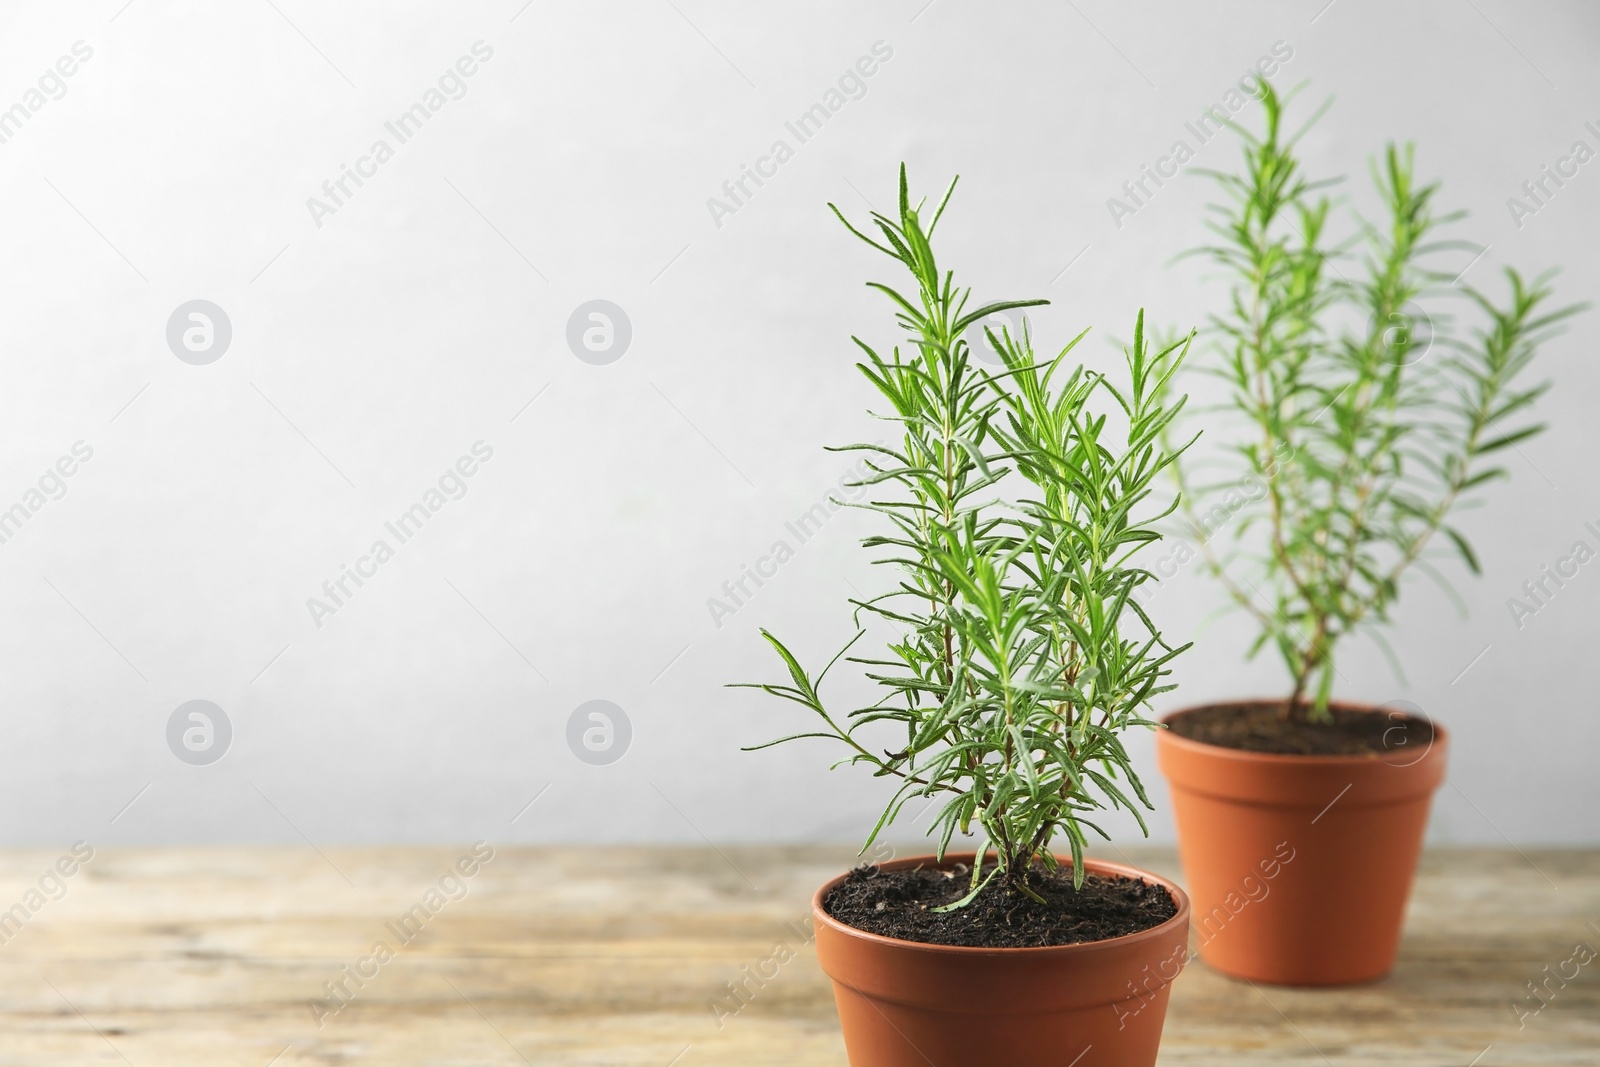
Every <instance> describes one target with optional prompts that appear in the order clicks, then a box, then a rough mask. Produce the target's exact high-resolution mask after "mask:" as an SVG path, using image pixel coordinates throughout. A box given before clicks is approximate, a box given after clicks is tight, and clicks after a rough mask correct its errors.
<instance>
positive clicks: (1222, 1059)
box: [0, 847, 1600, 1067]
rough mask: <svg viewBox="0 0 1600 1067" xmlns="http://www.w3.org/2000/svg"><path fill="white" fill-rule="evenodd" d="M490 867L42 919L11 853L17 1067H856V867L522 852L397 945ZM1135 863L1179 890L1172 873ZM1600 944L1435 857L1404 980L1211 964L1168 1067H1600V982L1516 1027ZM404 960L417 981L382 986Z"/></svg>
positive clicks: (45, 860) (132, 898) (202, 884)
mask: <svg viewBox="0 0 1600 1067" xmlns="http://www.w3.org/2000/svg"><path fill="white" fill-rule="evenodd" d="M467 851H468V849H467V848H466V847H462V848H405V849H398V848H396V849H324V850H323V852H324V853H325V857H324V855H319V854H318V853H317V852H315V851H312V850H311V849H309V848H307V849H125V850H115V849H101V850H99V851H98V852H97V853H96V854H95V856H94V858H93V859H92V860H91V861H90V862H89V863H88V864H87V865H86V866H85V867H84V868H83V869H82V870H80V871H78V872H77V873H76V874H74V875H73V876H72V877H70V878H66V879H63V880H62V883H61V884H63V885H65V887H66V892H65V895H63V896H61V897H60V899H48V894H49V893H51V892H54V891H56V886H55V884H54V883H50V884H47V885H46V886H45V892H43V893H41V894H40V895H38V896H32V897H29V896H28V895H27V894H28V890H29V889H30V888H37V887H38V886H39V881H40V877H41V875H42V874H43V873H44V872H45V870H46V869H47V868H48V867H50V866H51V865H52V864H54V863H55V861H56V859H57V857H58V856H59V855H60V853H59V852H54V851H52V852H46V851H36V850H12V851H9V852H5V853H0V908H6V907H9V906H10V904H11V903H12V902H23V903H24V906H25V908H26V907H28V906H29V903H30V902H31V903H33V904H38V903H40V902H41V901H44V903H42V906H39V907H37V908H36V909H30V910H33V914H32V915H31V917H29V918H28V919H27V921H26V923H25V924H24V925H22V926H21V928H20V929H16V928H15V922H16V916H17V913H16V912H12V915H13V919H12V922H11V924H10V925H3V926H0V936H4V935H5V934H7V933H9V934H10V936H9V939H8V940H6V941H5V943H4V944H3V945H0V1065H6V1067H9V1065H23V1064H26V1065H29V1067H36V1065H40V1064H130V1065H132V1067H187V1065H191V1064H193V1065H202V1064H203V1065H205V1067H235V1065H236V1067H266V1065H267V1064H269V1063H271V1064H273V1065H274V1067H302V1065H313V1064H315V1065H321V1067H326V1065H329V1064H343V1063H370V1064H381V1065H385V1067H398V1065H410V1064H459V1065H463V1067H466V1065H471V1067H483V1065H489V1064H495V1065H499V1064H523V1063H530V1064H538V1065H540V1067H544V1065H546V1064H559V1065H566V1064H572V1065H577V1064H582V1065H586V1067H594V1065H600V1064H639V1065H657V1067H667V1065H668V1064H672V1065H674V1067H703V1065H713V1064H725V1065H730V1067H731V1065H738V1067H750V1065H757V1064H773V1065H779V1064H781V1065H784V1067H800V1065H812V1064H815V1065H823V1064H827V1065H835V1067H838V1065H843V1064H844V1063H845V1058H844V1051H843V1046H842V1044H841V1042H840V1039H839V1035H838V1030H837V1022H836V1019H835V1016H834V1009H833V1001H832V995H831V993H830V991H829V988H828V984H827V981H826V979H825V978H824V977H823V975H822V974H821V972H820V971H819V970H818V968H817V965H816V957H815V954H814V953H813V952H812V950H811V949H810V947H809V946H805V945H803V944H802V941H801V938H800V937H799V936H798V935H797V934H796V933H795V927H792V926H790V925H788V924H790V923H799V922H801V921H802V920H803V919H804V918H805V916H806V914H807V902H808V900H809V897H810V894H811V891H812V890H813V888H814V887H815V886H816V885H817V884H818V883H819V882H821V881H822V880H824V879H825V878H827V877H828V876H830V875H831V874H833V873H834V872H836V871H837V870H840V869H842V868H843V867H844V866H845V865H847V864H848V862H849V860H850V857H849V854H848V853H847V852H844V851H841V850H831V849H731V848H730V849H727V850H725V852H726V855H723V854H721V853H718V852H716V851H712V850H693V851H687V852H668V851H660V850H650V849H599V850H580V849H573V848H562V849H553V850H547V851H533V850H506V849H501V850H499V851H498V852H497V853H496V854H495V856H494V858H493V859H492V860H491V861H490V862H489V863H487V864H485V865H484V866H483V867H482V868H481V870H479V871H478V872H477V873H476V874H475V875H474V876H473V877H471V878H470V879H464V880H463V884H464V885H465V886H466V895H465V896H463V897H461V899H459V900H446V898H445V895H444V894H443V893H441V895H440V896H439V897H438V898H435V900H434V901H433V903H435V904H439V903H440V902H441V901H444V903H442V906H439V907H438V909H437V914H434V915H431V916H430V917H428V918H427V921H426V924H425V925H424V926H423V927H422V929H421V932H420V933H418V934H417V935H416V936H415V937H414V938H413V939H412V940H411V942H410V943H409V944H406V945H403V946H402V945H400V939H399V937H398V936H397V935H396V933H395V931H394V929H392V928H390V927H388V926H386V925H385V924H386V923H388V922H396V921H397V920H398V919H399V917H400V916H401V915H402V914H404V913H405V912H406V911H407V910H408V909H410V908H411V907H412V906H413V905H414V904H417V903H419V902H424V903H426V900H425V897H426V894H427V891H428V890H429V889H430V888H431V887H435V886H437V885H438V883H439V879H440V876H441V875H443V874H444V873H445V872H446V871H447V870H448V869H449V868H450V867H451V865H453V864H454V863H455V861H456V859H457V857H458V856H461V855H463V854H465V853H466V852H467ZM1129 856H1130V857H1131V859H1132V860H1133V861H1134V862H1136V863H1139V864H1141V865H1143V866H1147V867H1150V868H1151V869H1154V870H1157V871H1161V872H1163V873H1169V874H1175V873H1176V864H1175V862H1174V859H1173V856H1172V854H1171V853H1170V852H1165V851H1161V850H1131V849H1130V850H1129ZM454 888H455V885H454V883H448V882H447V884H446V889H454ZM3 921H4V920H3V918H0V922H3ZM1595 923H1600V853H1595V852H1553V851H1542V852H1531V851H1530V852H1529V853H1528V854H1527V855H1526V856H1523V855H1521V854H1519V853H1517V852H1514V851H1512V852H1499V851H1463V852H1434V853H1430V854H1429V855H1428V856H1427V857H1426V859H1425V862H1424V868H1423V872H1422V875H1421V879H1420V882H1419V886H1418V891H1417V893H1416V894H1415V895H1414V898H1413V904H1412V908H1411V915H1410V920H1409V925H1408V928H1407V935H1406V940H1405V945H1404V948H1403V949H1402V951H1401V957H1400V963H1399V966H1398V967H1397V968H1396V970H1395V972H1394V974H1393V975H1391V976H1390V977H1389V978H1388V979H1386V980H1384V981H1382V982H1379V983H1376V984H1373V985H1369V986H1366V987H1362V988H1358V989H1351V990H1344V991H1336V992H1326V991H1323V992H1309V991H1301V990H1288V989H1278V988H1270V987H1263V988H1260V989H1257V988H1254V987H1252V986H1251V985H1249V984H1247V983H1241V982H1234V981H1230V980H1228V979H1224V978H1221V977H1219V976H1218V975H1216V974H1213V973H1211V972H1209V971H1207V970H1206V968H1205V967H1204V966H1203V965H1200V964H1198V963H1197V964H1195V965H1192V966H1191V967H1190V969H1189V970H1188V971H1186V972H1185V974H1184V976H1183V977H1182V978H1181V979H1180V980H1179V982H1178V984H1177V986H1176V988H1175V990H1174V995H1173V1001H1172V1010H1171V1013H1170V1014H1169V1016H1168V1019H1167V1030H1166V1040H1165V1043H1164V1045H1163V1050H1162V1062H1163V1063H1166V1064H1206V1065H1217V1067H1222V1065H1228V1067H1233V1065H1237V1064H1251V1063H1263V1064H1266V1063H1271V1064H1300V1063H1304V1064H1338V1065H1341V1067H1342V1065H1346V1064H1349V1065H1354V1064H1361V1065H1364V1067H1371V1065H1382V1064H1405V1065H1429V1067H1433V1065H1451V1064H1454V1065H1460V1067H1467V1065H1468V1064H1474V1065H1475V1067H1499V1065H1510V1064H1573V1065H1577V1064H1585V1065H1593V1064H1596V1063H1600V977H1597V973H1596V972H1600V960H1595V961H1594V962H1591V963H1589V964H1587V965H1585V966H1582V967H1581V968H1579V973H1578V975H1577V977H1576V978H1573V979H1572V980H1570V981H1568V982H1566V984H1565V987H1564V988H1557V989H1556V991H1555V992H1554V993H1546V998H1547V999H1548V1000H1549V1003H1548V1006H1545V1007H1544V1008H1543V1009H1542V1010H1541V1011H1539V1012H1538V1013H1537V1014H1534V1015H1527V1016H1525V1017H1523V1018H1522V1020H1521V1022H1522V1026H1521V1027H1520V1029H1519V1026H1518V1017H1517V1013H1516V1012H1515V1011H1514V1010H1513V1008H1512V1004H1513V1003H1520V1004H1523V1005H1525V1006H1526V1007H1527V1008H1534V1007H1537V1006H1538V1005H1539V1003H1540V1002H1539V1001H1538V1000H1535V999H1532V998H1531V997H1530V996H1529V994H1528V990H1527V988H1526V986H1525V983H1526V982H1528V981H1530V980H1534V981H1539V980H1542V979H1544V978H1545V977H1547V974H1548V972H1545V971H1544V968H1545V967H1546V966H1547V965H1548V966H1549V967H1551V968H1552V970H1554V969H1556V968H1558V967H1560V966H1562V965H1563V963H1564V961H1567V960H1569V959H1570V958H1571V957H1572V955H1573V948H1574V946H1575V945H1577V944H1579V943H1583V944H1586V945H1589V946H1594V947H1600V928H1597V927H1596V926H1595V925H1593V924H1595ZM379 940H382V941H384V942H386V943H387V944H388V945H389V946H391V947H396V946H398V952H397V953H396V955H395V956H394V958H393V959H392V960H390V961H389V962H387V963H386V964H384V965H382V966H381V967H380V966H376V964H375V963H367V964H361V962H360V961H362V959H363V958H364V957H368V956H369V955H370V954H371V953H372V951H373V946H374V943H375V942H377V941H379ZM779 942H786V943H788V944H789V945H791V946H792V947H794V948H795V949H796V950H797V955H796V957H795V958H794V959H793V960H792V961H790V962H787V963H784V964H783V965H782V966H781V968H780V969H779V971H778V973H777V975H776V977H774V978H773V979H771V980H770V981H768V982H767V983H766V985H765V987H764V988H762V989H760V991H759V992H758V994H757V995H756V996H755V997H754V999H753V1000H752V1001H751V1003H750V1004H749V1005H748V1006H747V1007H745V1008H744V1009H743V1010H741V1011H739V1012H738V1013H737V1014H735V1015H732V1016H728V1017H724V1018H722V1019H721V1020H720V1025H719V1021H718V1020H717V1019H716V1018H715V1014H714V1009H713V1007H712V1006H711V1005H712V1003H713V1002H714V1000H715V998H716V997H717V996H718V994H719V992H720V991H721V990H722V987H723V983H724V982H726V981H728V980H730V979H735V978H738V977H740V973H741V968H742V967H743V966H744V965H747V964H748V965H751V966H755V965H757V964H759V963H761V961H763V960H766V959H767V958H768V957H770V956H772V955H773V952H774V948H775V946H776V945H777V944H778V943H779ZM345 966H350V967H352V968H358V967H359V968H364V969H365V970H367V971H368V972H373V971H375V977H372V978H370V979H368V980H366V981H364V983H363V984H362V985H361V987H360V988H359V989H357V988H355V983H354V982H349V983H348V988H350V989H351V990H352V991H353V996H352V998H351V999H350V1002H349V1004H348V1006H346V1007H344V1008H343V1009H342V1010H340V1011H338V1012H337V1013H336V1014H330V1015H327V1016H326V1017H324V1018H322V1019H321V1020H320V1021H321V1025H320V1026H319V1025H318V1018H317V1015H316V1013H315V1012H314V1011H313V1009H312V1007H311V1006H310V1005H311V1002H312V1001H314V1000H317V999H319V998H323V997H326V995H327V994H326V992H325V989H324V983H325V982H328V981H330V980H338V979H339V978H341V977H342V972H341V968H343V967H345ZM1566 970H1567V971H1568V973H1570V972H1571V970H1572V965H1571V964H1566ZM1551 988H1556V987H1555V983H1554V981H1552V983H1551ZM327 1003H336V1002H327ZM1485 1050H1487V1051H1485ZM941 1067H944V1065H941ZM949 1067H964V1065H949Z"/></svg>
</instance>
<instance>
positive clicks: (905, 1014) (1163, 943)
mask: <svg viewBox="0 0 1600 1067" xmlns="http://www.w3.org/2000/svg"><path fill="white" fill-rule="evenodd" d="M957 863H965V864H968V865H970V864H971V863H972V853H970V852H969V853H965V854H961V855H957V854H955V853H946V855H945V859H944V862H943V863H942V864H940V863H938V862H936V861H935V860H934V858H933V857H932V856H921V857H916V858H913V859H905V860H896V861H894V862H892V863H885V864H883V865H882V866H883V869H884V870H902V869H905V868H907V867H918V866H924V867H939V866H942V867H946V868H948V867H952V866H954V865H955V864H957ZM1085 866H1086V867H1087V868H1088V869H1089V870H1090V871H1091V872H1093V873H1095V874H1103V875H1121V876H1123V877H1131V878H1142V879H1144V880H1145V881H1147V882H1150V883H1153V884H1156V885H1160V886H1162V887H1163V888H1165V889H1166V890H1167V892H1168V893H1170V894H1172V899H1173V901H1174V902H1175V903H1176V904H1177V906H1178V913H1177V914H1176V915H1174V916H1173V917H1172V918H1171V919H1168V920H1167V921H1166V922H1164V923H1162V924H1161V925H1160V926H1155V927H1151V928H1150V929H1148V930H1142V931H1140V932H1139V933H1137V934H1130V935H1128V936H1126V937H1118V938H1112V939H1110V940H1107V941H1090V942H1085V943H1083V944H1079V945H1061V946H1057V947H1050V948H996V949H990V948H966V947H956V946H949V945H927V944H921V943H918V942H915V941H901V940H897V939H895V938H890V937H881V936H879V935H877V934H869V933H867V932H866V931H864V930H857V929H856V928H855V927H853V926H847V925H845V924H844V923H841V922H839V921H838V920H836V919H834V918H833V917H831V916H830V915H828V913H827V912H826V911H824V910H823V908H822V901H823V898H824V897H825V896H826V895H827V893H828V891H829V890H830V889H832V888H833V887H834V886H835V885H838V884H839V883H840V882H842V881H843V880H844V877H845V876H843V875H841V876H840V877H838V878H835V879H834V880H833V881H831V882H829V883H828V884H827V885H824V886H823V887H822V888H821V889H818V890H817V892H816V895H815V896H813V897H812V898H811V913H812V920H813V923H814V926H815V929H816V935H817V941H816V944H817V960H818V961H819V962H820V963H821V964H822V969H823V971H825V972H826V973H827V975H828V977H829V978H831V979H833V994H834V1000H835V1002H836V1003H837V1004H838V1006H839V1021H840V1023H841V1024H842V1025H843V1028H844V1043H845V1048H846V1050H847V1051H848V1052H849V1055H850V1064H851V1067H928V1065H929V1064H937V1065H938V1067H971V1065H974V1064H986V1063H995V1064H999V1063H1015V1064H1041V1065H1043V1064H1063V1065H1065V1064H1072V1065H1073V1067H1097V1065H1099V1067H1113V1065H1115V1067H1151V1065H1153V1064H1154V1063H1155V1062H1156V1049H1157V1047H1158V1046H1159V1045H1160V1044H1161V1024H1162V1023H1163V1021H1164V1020H1165V1018H1166V1014H1167V993H1168V990H1169V988H1170V983H1171V981H1172V979H1174V978H1176V977H1177V976H1178V972H1179V971H1180V970H1182V968H1183V965H1184V963H1185V962H1186V961H1187V959H1188V951H1189V946H1188V936H1189V898H1188V897H1186V896H1185V895H1184V893H1183V890H1181V889H1179V888H1178V887H1177V886H1176V885H1173V884H1172V883H1171V882H1169V881H1167V880H1166V879H1165V878H1159V877H1157V876H1155V875H1153V874H1148V873H1146V872H1144V871H1141V870H1138V869H1136V868H1133V867H1125V866H1123V865H1121V864H1118V863H1103V862H1100V861H1097V860H1087V861H1085Z"/></svg>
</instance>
